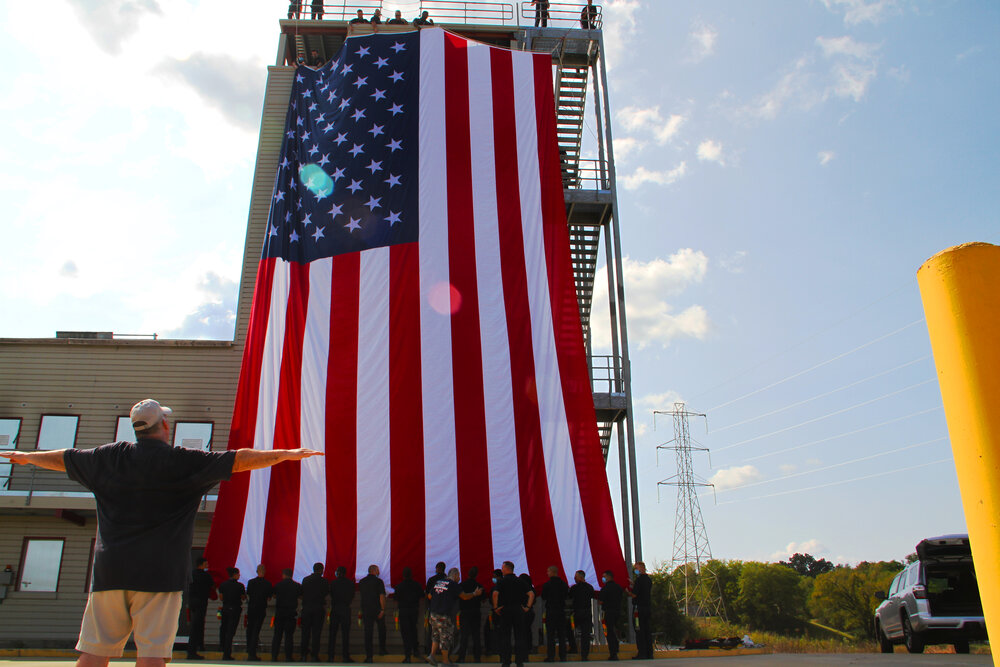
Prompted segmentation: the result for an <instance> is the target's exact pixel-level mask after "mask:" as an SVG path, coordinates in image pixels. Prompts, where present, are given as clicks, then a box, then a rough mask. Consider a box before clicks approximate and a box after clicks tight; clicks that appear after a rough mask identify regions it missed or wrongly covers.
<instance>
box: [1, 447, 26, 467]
mask: <svg viewBox="0 0 1000 667" xmlns="http://www.w3.org/2000/svg"><path fill="white" fill-rule="evenodd" d="M0 458H4V459H7V460H9V461H10V462H11V463H16V464H17V465H26V464H28V463H31V460H30V458H29V457H28V452H20V451H17V450H16V449H15V450H13V451H9V452H0Z"/></svg>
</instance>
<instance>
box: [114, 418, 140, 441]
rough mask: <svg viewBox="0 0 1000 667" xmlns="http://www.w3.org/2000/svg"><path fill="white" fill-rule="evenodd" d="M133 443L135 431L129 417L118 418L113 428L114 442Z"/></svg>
mask: <svg viewBox="0 0 1000 667" xmlns="http://www.w3.org/2000/svg"><path fill="white" fill-rule="evenodd" d="M122 441H125V442H135V441H136V438H135V429H133V428H132V418H131V417H119V418H118V424H117V425H116V426H115V442H122Z"/></svg>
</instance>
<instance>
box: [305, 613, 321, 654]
mask: <svg viewBox="0 0 1000 667" xmlns="http://www.w3.org/2000/svg"><path fill="white" fill-rule="evenodd" d="M324 615H325V610H324V609H310V610H309V611H306V610H305V609H303V610H302V651H301V653H302V655H301V657H302V659H305V658H306V656H312V657H313V658H315V659H316V660H317V661H318V660H319V640H320V639H321V638H322V635H323V616H324Z"/></svg>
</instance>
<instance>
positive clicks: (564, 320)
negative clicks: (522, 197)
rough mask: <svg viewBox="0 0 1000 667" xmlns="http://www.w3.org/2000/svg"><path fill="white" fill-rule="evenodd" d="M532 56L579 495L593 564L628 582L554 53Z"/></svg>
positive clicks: (552, 284) (549, 252)
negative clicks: (573, 240)
mask: <svg viewBox="0 0 1000 667" xmlns="http://www.w3.org/2000/svg"><path fill="white" fill-rule="evenodd" d="M533 61H534V74H535V117H536V122H537V126H538V159H539V174H540V178H541V190H542V219H543V220H544V226H543V233H544V236H545V258H546V265H547V270H548V279H549V299H550V300H551V303H552V322H553V326H554V328H555V338H556V354H557V356H558V358H559V375H560V378H561V380H562V389H563V402H564V404H565V407H566V419H567V421H568V422H569V435H570V440H571V441H572V444H573V460H574V462H575V465H576V479H577V484H578V486H579V487H580V500H581V503H582V505H583V516H584V521H585V523H586V525H587V536H588V538H589V541H590V551H591V555H592V556H593V559H594V566H595V567H596V568H597V572H598V573H601V572H603V571H604V570H611V571H613V572H614V573H615V579H616V580H617V581H620V582H623V583H624V582H627V581H628V572H627V569H626V567H625V560H624V559H623V558H622V551H621V547H620V546H619V541H618V530H617V528H616V527H615V517H614V510H613V509H612V507H611V492H610V490H609V489H608V478H607V475H606V473H605V467H604V459H603V457H602V456H601V444H600V440H599V438H598V435H597V429H596V428H595V426H596V423H597V418H596V415H595V412H594V396H593V394H592V393H591V386H590V375H589V373H588V371H587V359H586V352H585V350H584V346H583V335H582V328H581V325H580V311H579V304H578V303H577V299H576V286H575V285H574V283H573V266H572V262H571V259H570V252H569V231H568V229H567V226H566V208H565V203H564V198H563V185H562V175H561V174H562V172H561V168H560V162H559V151H558V147H557V140H556V136H555V129H556V128H555V122H554V119H555V101H554V100H553V94H552V58H551V57H550V56H549V55H548V54H536V55H534V56H533Z"/></svg>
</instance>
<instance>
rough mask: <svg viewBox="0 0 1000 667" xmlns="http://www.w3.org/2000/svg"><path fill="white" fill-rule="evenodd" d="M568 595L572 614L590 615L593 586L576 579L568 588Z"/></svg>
mask: <svg viewBox="0 0 1000 667" xmlns="http://www.w3.org/2000/svg"><path fill="white" fill-rule="evenodd" d="M569 597H570V600H572V602H573V613H574V614H577V615H579V614H587V615H588V616H589V615H590V609H591V606H592V605H591V602H592V601H593V599H594V587H593V586H591V585H590V584H588V583H587V582H586V581H578V582H576V583H575V584H573V585H572V586H570V588H569Z"/></svg>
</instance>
